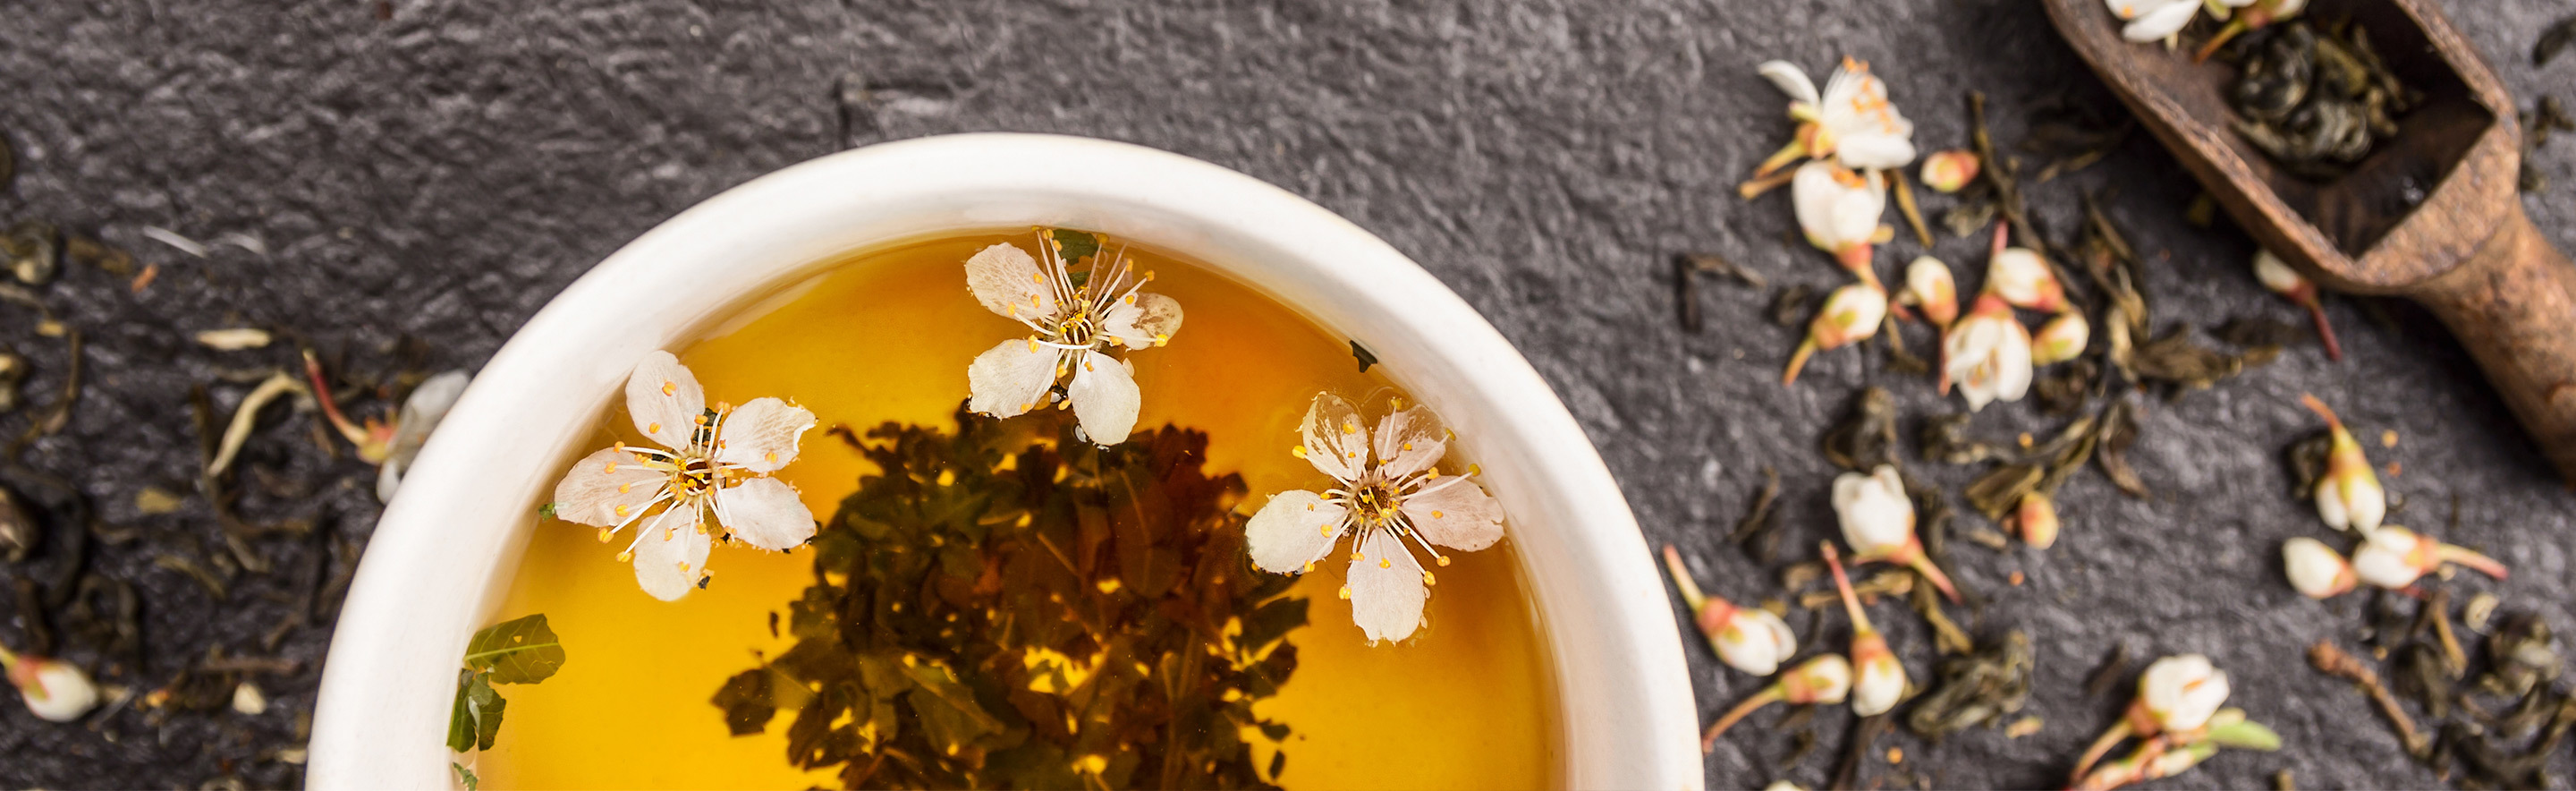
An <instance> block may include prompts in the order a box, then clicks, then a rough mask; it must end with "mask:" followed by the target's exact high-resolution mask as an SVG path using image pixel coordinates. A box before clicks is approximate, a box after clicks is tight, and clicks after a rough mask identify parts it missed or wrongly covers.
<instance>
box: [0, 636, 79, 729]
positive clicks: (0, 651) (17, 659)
mask: <svg viewBox="0 0 2576 791" xmlns="http://www.w3.org/2000/svg"><path fill="white" fill-rule="evenodd" d="M0 675H6V676H8V677H9V684H10V686H14V687H17V688H18V696H19V697H21V698H23V699H25V700H26V701H27V711H29V712H31V713H33V714H35V715H36V716H37V717H38V718H41V719H44V720H45V721H47V722H71V721H73V720H77V719H80V718H81V715H83V714H88V713H89V710H90V709H91V708H94V707H96V706H97V705H98V685H97V684H94V683H91V682H90V680H89V674H88V673H86V672H83V671H82V670H81V669H80V666H78V665H74V664H72V663H70V662H65V661H62V660H59V659H49V658H46V657H41V656H34V655H25V656H21V655H19V654H16V653H12V652H11V651H10V650H9V649H7V648H5V647H0Z"/></svg>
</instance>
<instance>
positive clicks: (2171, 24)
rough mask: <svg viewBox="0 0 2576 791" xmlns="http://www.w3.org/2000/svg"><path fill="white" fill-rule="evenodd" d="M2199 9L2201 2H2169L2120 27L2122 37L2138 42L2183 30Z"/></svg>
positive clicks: (2157, 38) (2152, 39) (2155, 39)
mask: <svg viewBox="0 0 2576 791" xmlns="http://www.w3.org/2000/svg"><path fill="white" fill-rule="evenodd" d="M2199 11H2200V4H2199V3H2191V2H2174V3H2167V4H2165V5H2163V6H2160V7H2157V8H2156V9H2154V10H2151V11H2148V12H2146V13H2145V14H2142V15H2140V16H2139V17H2138V18H2137V19H2135V20H2132V21H2131V22H2129V25H2128V27H2124V28H2121V29H2120V37H2121V38H2125V39H2128V40H2130V41H2136V42H2148V41H2157V40H2160V39H2163V38H2164V37H2166V36H2170V35H2173V34H2175V33H2178V32H2181V31H2182V28H2183V26H2184V25H2189V24H2191V18H2192V16H2193V15H2194V14H2197V13H2198V12H2199Z"/></svg>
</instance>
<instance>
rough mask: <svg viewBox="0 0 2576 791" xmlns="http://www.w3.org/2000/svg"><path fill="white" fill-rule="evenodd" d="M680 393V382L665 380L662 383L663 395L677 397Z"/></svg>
mask: <svg viewBox="0 0 2576 791" xmlns="http://www.w3.org/2000/svg"><path fill="white" fill-rule="evenodd" d="M679 392H680V383H678V382H673V381H669V380H663V382H662V394H663V395H677V394H678V393H679Z"/></svg>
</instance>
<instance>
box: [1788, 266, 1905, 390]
mask: <svg viewBox="0 0 2576 791" xmlns="http://www.w3.org/2000/svg"><path fill="white" fill-rule="evenodd" d="M1886 321H1887V289H1886V288H1884V287H1882V286H1880V285H1879V284H1878V282H1877V281H1876V280H1874V279H1870V280H1863V281H1862V282H1859V283H1853V284H1850V285H1846V286H1843V287H1842V288H1837V289H1834V293H1833V295H1832V296H1829V297H1826V298H1825V308H1824V310H1822V311H1818V312H1817V313H1816V318H1815V320H1814V321H1810V322H1808V323H1807V340H1806V341H1805V342H1802V343H1800V344H1798V351H1796V352H1795V353H1792V354H1791V355H1789V367H1788V368H1787V369H1785V370H1783V371H1782V372H1781V374H1780V384H1783V385H1789V384H1796V383H1797V381H1798V371H1799V369H1802V368H1805V367H1807V357H1808V356H1809V355H1813V354H1815V353H1816V352H1817V351H1820V350H1831V349H1839V348H1842V347H1843V346H1846V345H1849V344H1852V343H1856V342H1859V341H1865V340H1869V339H1870V337H1871V336H1874V335H1877V334H1878V327H1879V325H1880V324H1882V323H1885V322H1886Z"/></svg>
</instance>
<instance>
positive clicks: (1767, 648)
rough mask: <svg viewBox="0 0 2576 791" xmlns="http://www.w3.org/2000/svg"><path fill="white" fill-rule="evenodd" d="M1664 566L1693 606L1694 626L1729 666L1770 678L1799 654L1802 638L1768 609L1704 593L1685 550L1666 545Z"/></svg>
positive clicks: (1686, 601) (1711, 648)
mask: <svg viewBox="0 0 2576 791" xmlns="http://www.w3.org/2000/svg"><path fill="white" fill-rule="evenodd" d="M1664 567H1665V569H1666V570H1667V571H1669V572H1671V573H1672V575H1673V587H1676V588H1679V589H1681V594H1682V602H1683V603H1685V604H1688V605H1690V608H1691V614H1692V619H1691V620H1692V623H1694V624H1696V625H1697V626H1698V627H1699V631H1700V635H1701V636H1703V637H1706V638H1708V646H1709V648H1710V650H1714V651H1716V652H1717V658H1718V659H1719V660H1720V661H1724V662H1725V663H1726V665H1727V666H1728V667H1732V668H1735V669H1737V670H1741V671H1744V672H1746V673H1750V674H1753V675H1756V676H1767V675H1771V674H1772V673H1774V672H1776V671H1778V670H1779V669H1780V662H1781V661H1782V660H1786V659H1788V658H1789V656H1790V655H1791V654H1795V653H1797V652H1798V638H1797V636H1796V635H1794V634H1791V633H1790V632H1789V624H1788V622H1786V621H1782V620H1780V616H1777V615H1773V614H1771V612H1770V611H1768V610H1762V609H1755V608H1745V607H1737V606H1735V605H1734V604H1733V603H1730V602H1728V601H1727V600H1725V599H1721V598H1718V597H1715V596H1709V595H1706V594H1703V593H1701V592H1700V589H1699V584H1698V583H1696V582H1693V581H1692V580H1691V577H1690V570H1689V569H1688V568H1685V567H1684V566H1683V565H1682V555H1681V551H1680V550H1677V549H1674V548H1673V546H1672V545H1671V544H1665V545H1664Z"/></svg>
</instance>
